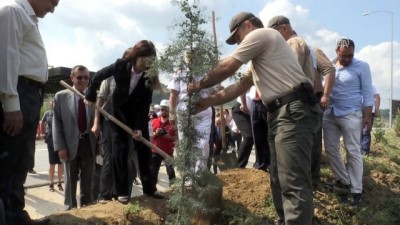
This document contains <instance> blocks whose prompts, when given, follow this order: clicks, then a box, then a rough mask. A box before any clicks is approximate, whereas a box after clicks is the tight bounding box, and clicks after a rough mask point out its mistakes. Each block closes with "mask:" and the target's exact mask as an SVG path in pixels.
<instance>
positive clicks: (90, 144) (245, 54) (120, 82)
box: [0, 0, 379, 225]
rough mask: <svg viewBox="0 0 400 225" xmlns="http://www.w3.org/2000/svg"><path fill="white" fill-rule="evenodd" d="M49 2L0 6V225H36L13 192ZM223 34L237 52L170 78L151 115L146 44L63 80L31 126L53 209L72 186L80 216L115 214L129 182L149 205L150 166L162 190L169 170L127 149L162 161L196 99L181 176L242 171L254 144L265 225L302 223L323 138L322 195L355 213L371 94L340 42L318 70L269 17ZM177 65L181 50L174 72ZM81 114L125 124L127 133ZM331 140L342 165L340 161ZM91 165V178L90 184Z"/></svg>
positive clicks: (156, 85)
mask: <svg viewBox="0 0 400 225" xmlns="http://www.w3.org/2000/svg"><path fill="white" fill-rule="evenodd" d="M58 2H59V0H29V1H28V0H15V1H11V3H6V4H3V3H1V5H0V18H1V21H2V22H0V32H1V33H2V34H5V36H8V37H6V38H0V40H2V41H3V42H4V43H5V44H1V45H0V49H1V50H2V52H8V53H9V54H3V55H2V56H1V57H0V65H2V67H1V68H3V69H2V70H1V71H3V72H4V74H3V75H2V76H1V78H0V79H1V80H0V100H1V107H0V110H1V111H0V125H1V127H2V129H1V130H0V225H4V224H17V225H19V224H28V225H29V224H48V222H49V221H48V220H47V219H43V220H32V219H31V218H30V217H29V214H28V213H27V212H26V211H25V210H24V207H25V200H24V194H25V193H24V188H23V184H24V182H25V180H26V177H27V173H28V171H29V170H31V169H32V160H31V157H32V154H31V152H32V148H31V145H32V140H34V139H35V137H36V129H37V125H38V123H39V112H40V106H41V104H42V101H43V99H42V96H43V93H42V90H43V89H42V88H43V85H44V83H45V82H46V81H47V58H46V52H45V49H44V47H43V42H42V39H41V36H40V34H39V31H38V29H37V17H39V18H43V17H44V16H45V15H46V14H47V13H48V12H54V9H55V7H56V6H57V4H58ZM3 21H7V22H3ZM11 28H12V29H11ZM229 30H230V32H231V35H230V36H229V38H228V39H227V40H226V43H227V44H230V45H233V44H237V45H238V47H237V49H236V50H235V51H234V52H233V53H232V54H231V55H229V56H227V57H226V58H224V59H222V60H221V61H220V62H219V63H218V64H217V65H216V66H215V68H213V69H212V70H210V72H209V73H208V74H206V75H204V76H198V77H196V79H190V82H187V80H188V79H182V77H185V76H187V73H188V71H189V70H188V69H187V68H185V69H182V70H180V71H178V72H177V73H176V74H175V75H174V77H173V79H172V80H171V82H170V83H169V84H168V89H169V90H170V97H169V99H164V100H162V101H161V102H160V103H157V104H156V105H154V106H153V110H152V111H150V108H151V105H152V95H153V91H154V90H156V89H161V85H160V81H159V78H158V74H150V73H148V70H149V68H150V66H151V64H152V62H153V61H154V60H155V59H156V57H157V53H156V48H155V46H154V44H153V43H152V42H151V41H149V40H140V41H138V42H137V43H136V44H135V45H134V46H132V47H131V48H129V49H127V50H126V51H125V53H124V54H123V56H122V58H120V59H117V60H116V61H115V62H114V63H112V64H111V65H109V66H106V67H104V68H102V69H100V70H99V71H98V72H96V73H95V74H94V75H93V76H92V77H90V76H89V69H88V68H87V67H85V66H83V65H76V66H74V67H73V68H72V69H71V75H70V79H71V81H72V84H73V87H72V88H73V89H74V91H72V90H69V89H67V90H62V91H59V92H57V93H56V95H55V97H54V100H52V102H51V109H50V111H47V112H46V113H45V114H44V116H43V118H42V120H41V121H42V123H41V128H42V129H41V131H42V132H43V134H45V141H46V143H47V146H48V150H49V163H50V169H49V174H50V187H49V188H50V191H55V189H54V174H55V168H56V165H57V171H58V177H57V178H58V183H57V187H58V190H59V191H64V196H65V198H64V206H65V209H66V210H70V209H73V208H77V207H78V201H77V198H76V196H77V193H76V192H77V184H78V180H79V184H80V193H79V203H80V206H81V207H82V206H86V205H89V204H93V203H95V202H97V201H108V200H112V199H115V200H117V201H119V202H120V203H122V204H127V203H128V202H129V200H130V197H131V192H132V184H133V183H136V184H138V181H137V179H136V177H139V178H140V182H141V185H142V190H143V194H144V195H145V196H147V197H149V198H155V199H163V198H164V196H163V194H162V193H160V192H159V191H157V182H158V174H159V170H160V166H161V165H162V162H163V161H165V162H164V164H165V165H166V168H167V174H168V178H169V182H170V185H172V184H173V183H174V182H175V180H176V174H175V170H174V167H173V165H172V164H171V163H170V161H168V160H165V159H164V158H163V157H162V156H161V155H160V154H159V153H158V152H157V151H156V149H150V148H149V147H148V146H147V145H145V144H144V143H142V141H141V140H142V139H143V138H144V139H146V140H150V141H151V142H152V143H153V144H154V145H155V146H157V147H158V148H160V149H161V150H163V151H164V152H165V153H166V154H167V155H169V156H171V157H173V156H174V149H175V144H176V141H177V140H179V139H184V138H185V135H186V133H185V132H183V131H182V130H181V129H180V124H179V123H180V120H179V116H180V115H181V112H184V111H187V109H188V101H187V99H188V97H189V96H190V95H191V94H193V93H200V96H201V99H200V100H199V101H198V102H196V103H195V112H194V114H193V116H194V117H193V118H194V119H193V121H194V127H195V129H196V130H197V131H198V132H199V134H200V137H199V138H198V139H197V142H196V143H195V146H196V149H199V151H200V152H199V154H198V158H197V159H196V162H195V163H194V164H193V165H192V167H193V169H194V170H195V171H198V170H208V169H210V168H209V167H208V166H207V162H208V161H209V158H210V157H215V156H217V155H219V154H221V152H223V151H225V150H226V149H227V148H228V147H230V148H233V149H235V150H236V151H237V153H238V166H239V167H241V168H244V167H246V166H247V164H248V159H249V156H250V152H251V150H252V149H253V145H254V149H255V151H256V163H255V164H254V167H255V168H257V169H260V170H263V171H265V172H268V173H269V174H270V180H271V184H270V185H271V190H272V197H273V202H274V205H275V209H276V212H277V215H278V218H279V219H278V221H277V223H278V224H285V225H293V224H311V222H312V217H313V190H315V189H317V188H318V185H319V177H320V174H319V170H320V161H321V151H322V140H323V143H324V145H325V151H326V155H327V159H328V162H329V164H330V166H331V170H332V172H333V175H334V178H335V180H336V182H335V183H334V184H333V185H332V187H333V189H334V190H335V191H336V192H337V193H340V194H349V195H350V196H351V201H350V202H349V204H350V205H352V206H359V204H360V202H361V193H362V173H363V163H362V154H368V153H369V152H370V141H371V138H370V131H371V128H372V122H373V113H372V107H373V106H375V114H377V113H378V112H379V111H378V110H379V98H378V97H379V92H378V91H377V90H376V88H373V85H372V78H371V72H370V69H369V65H368V63H366V62H364V61H361V60H359V59H356V58H354V50H355V43H354V41H353V40H351V39H349V38H340V39H338V41H337V43H336V46H334V48H335V51H336V58H335V59H334V60H333V61H330V60H329V59H327V57H326V56H325V54H324V53H323V52H322V51H321V50H320V49H319V48H317V47H311V46H309V45H308V44H307V43H306V42H305V41H304V39H302V38H301V37H299V36H297V34H296V32H295V31H294V29H293V28H292V26H291V24H290V20H289V19H288V18H286V17H284V16H277V17H274V18H272V19H271V20H270V21H269V22H268V28H264V25H263V23H262V21H261V20H260V19H259V18H257V17H256V16H254V15H253V14H252V13H250V12H241V13H238V14H237V15H235V16H234V17H233V18H232V20H231V22H230V24H229ZM19 33H24V34H25V35H19ZM10 40H13V41H10ZM3 42H2V43H3ZM16 52H17V53H18V54H17V53H16ZM191 54H194V52H193V51H186V52H185V60H187V63H190V61H191V56H192V55H191ZM7 62H18V63H15V64H10V63H7ZM247 63H248V67H247V70H246V73H245V75H244V76H243V77H242V78H241V79H240V80H239V81H237V82H236V83H234V84H232V85H230V86H228V87H226V88H221V87H219V86H218V85H217V84H219V83H220V82H221V81H223V80H225V79H226V78H228V77H230V76H232V75H233V74H234V73H235V72H236V71H237V70H238V69H239V68H240V67H241V66H242V65H243V64H247ZM188 68H189V67H188ZM197 78H198V79H197ZM322 81H324V82H323V83H322ZM99 89H100V91H99V92H98V90H99ZM77 93H79V94H77ZM81 95H82V96H84V99H83V98H82V96H81ZM235 98H237V104H235V105H234V106H233V108H232V109H224V110H223V111H219V112H215V109H214V108H213V106H217V105H221V104H223V103H226V102H228V101H231V100H233V99H235ZM153 104H154V103H153ZM94 105H97V106H98V107H102V108H103V109H104V110H106V111H107V112H108V113H110V114H111V115H112V117H114V118H116V119H118V120H119V121H121V122H122V123H124V124H125V125H126V126H128V127H129V128H130V129H131V130H132V135H131V134H129V133H127V132H126V131H125V130H124V129H123V128H121V127H120V126H118V125H117V124H115V123H114V122H112V121H110V120H109V119H108V117H104V116H103V115H101V114H100V113H99V112H98V111H97V110H95V108H94V107H92V106H94ZM322 134H323V135H322ZM178 137H179V139H178ZM341 137H342V138H343V140H344V146H345V149H346V160H343V157H342V155H341V153H340V138H341ZM99 156H101V157H99ZM95 165H98V166H99V168H101V171H100V172H98V176H95V174H96V166H95ZM100 165H101V166H100ZM217 172H218V168H214V173H217ZM63 174H64V182H65V184H64V186H65V190H64V187H63V186H62V177H63ZM97 186H98V188H95V187H97ZM95 189H97V191H94V190H95Z"/></svg>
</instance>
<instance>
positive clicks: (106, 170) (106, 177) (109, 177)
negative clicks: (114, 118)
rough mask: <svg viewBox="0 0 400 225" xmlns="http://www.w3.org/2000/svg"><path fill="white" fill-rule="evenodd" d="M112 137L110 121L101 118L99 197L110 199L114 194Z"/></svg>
mask: <svg viewBox="0 0 400 225" xmlns="http://www.w3.org/2000/svg"><path fill="white" fill-rule="evenodd" d="M111 140H112V138H111V125H110V121H108V120H106V119H103V121H102V123H101V140H100V143H99V144H100V148H101V156H102V157H103V165H102V166H101V173H100V190H99V198H100V199H105V200H111V199H112V197H113V196H114V195H115V190H114V189H115V187H114V183H115V182H114V176H113V170H112V157H111V154H112V148H111V147H112V141H111Z"/></svg>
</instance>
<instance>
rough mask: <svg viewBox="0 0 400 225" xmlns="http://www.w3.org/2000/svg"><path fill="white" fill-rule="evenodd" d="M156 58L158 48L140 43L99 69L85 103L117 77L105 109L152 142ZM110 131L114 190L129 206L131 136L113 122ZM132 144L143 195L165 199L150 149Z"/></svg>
mask: <svg viewBox="0 0 400 225" xmlns="http://www.w3.org/2000/svg"><path fill="white" fill-rule="evenodd" d="M155 58H156V49H155V47H154V44H153V43H152V42H151V41H148V40H141V41H139V42H137V43H136V44H135V45H134V46H133V47H132V49H131V50H130V51H129V52H128V53H127V54H126V55H125V57H124V58H123V59H117V61H116V62H115V63H113V64H111V65H109V66H107V67H105V68H103V69H101V70H99V71H98V72H97V73H96V74H95V75H94V76H93V77H92V80H91V85H90V86H89V88H88V91H87V93H86V100H87V101H88V102H92V103H93V104H94V102H95V101H96V90H97V89H98V88H99V87H100V84H101V82H102V81H103V80H104V79H107V78H108V77H111V76H114V79H115V83H116V87H115V90H114V92H113V94H112V96H111V97H110V100H109V101H112V102H111V103H108V104H106V105H109V106H111V107H109V108H106V110H107V111H109V113H111V114H112V115H113V116H114V117H115V118H117V119H118V120H120V121H121V122H123V123H124V124H126V125H127V126H129V127H130V128H131V129H132V130H134V131H136V132H139V133H141V135H142V136H143V137H144V138H145V139H147V140H148V139H149V133H148V122H149V116H148V115H149V109H150V104H151V101H152V94H153V89H158V88H160V82H159V79H158V74H147V73H146V72H147V71H148V70H149V68H150V65H151V63H152V62H153V61H154V60H155ZM92 103H90V104H92ZM111 128H112V168H113V173H114V179H115V191H116V195H117V196H118V201H120V202H121V203H123V204H127V203H128V202H129V198H130V194H131V191H132V181H133V178H131V177H129V176H128V174H129V173H128V152H129V145H130V141H131V140H130V139H132V137H131V136H130V135H129V134H128V133H127V132H126V131H124V130H123V129H122V128H120V127H119V126H118V125H116V124H114V123H111ZM133 145H134V150H135V151H137V156H138V164H139V171H140V179H141V181H142V187H143V193H144V194H145V195H147V196H151V197H154V198H163V196H162V195H161V194H159V193H157V192H156V190H157V189H156V187H155V185H154V183H153V182H152V179H151V174H152V173H151V151H150V149H149V148H148V147H147V146H145V145H144V144H143V143H141V142H139V141H136V140H133Z"/></svg>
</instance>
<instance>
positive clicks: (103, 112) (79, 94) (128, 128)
mask: <svg viewBox="0 0 400 225" xmlns="http://www.w3.org/2000/svg"><path fill="white" fill-rule="evenodd" d="M60 84H61V85H62V86H64V87H65V88H67V89H69V90H70V91H72V92H74V93H75V94H77V95H78V96H79V97H80V98H82V99H85V96H84V95H83V94H81V93H80V92H79V91H77V90H75V89H74V88H72V87H71V86H69V85H68V84H67V83H66V82H65V81H63V80H62V81H60ZM93 107H94V108H95V109H96V110H98V111H99V112H100V113H101V114H103V116H104V117H106V118H107V119H109V120H111V121H112V122H114V123H115V124H117V125H118V126H120V127H121V128H122V129H124V130H125V131H126V132H128V133H129V134H130V135H131V136H133V135H134V133H133V130H132V129H131V128H130V127H128V126H127V125H125V124H124V123H122V122H121V121H119V120H118V119H117V118H115V117H114V116H112V115H111V114H109V113H108V112H107V111H105V110H104V109H103V108H101V107H99V106H97V105H96V104H94V105H93ZM139 141H140V142H142V143H143V144H145V145H146V146H147V147H149V148H151V149H154V150H155V151H156V152H157V153H158V154H159V155H161V156H162V157H164V159H167V160H170V161H172V160H173V158H172V157H171V156H169V155H168V154H167V153H165V152H164V151H163V150H161V149H160V148H159V147H157V146H155V145H153V144H152V143H151V142H150V141H148V140H146V139H145V138H144V137H140V139H139Z"/></svg>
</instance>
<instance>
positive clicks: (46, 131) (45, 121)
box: [40, 101, 64, 192]
mask: <svg viewBox="0 0 400 225" xmlns="http://www.w3.org/2000/svg"><path fill="white" fill-rule="evenodd" d="M53 115H54V101H51V102H50V110H48V111H46V112H45V113H44V114H43V117H42V123H41V124H40V125H41V129H40V130H41V131H42V134H43V135H44V142H45V143H46V144H47V151H48V152H49V164H50V169H49V178H50V191H51V192H54V172H55V167H56V165H57V175H58V176H57V178H58V184H57V187H58V190H59V191H64V188H63V186H62V176H63V165H62V163H61V161H60V157H59V156H58V153H57V152H56V151H54V144H53V134H52V125H53Z"/></svg>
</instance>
